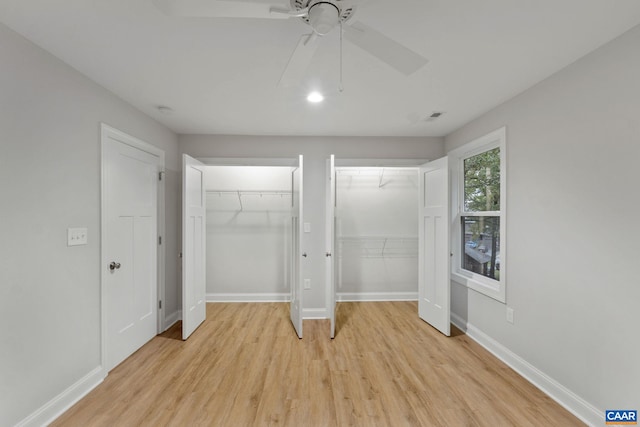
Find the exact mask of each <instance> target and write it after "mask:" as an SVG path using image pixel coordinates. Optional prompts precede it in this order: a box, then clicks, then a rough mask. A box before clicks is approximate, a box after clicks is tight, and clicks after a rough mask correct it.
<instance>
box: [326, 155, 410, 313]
mask: <svg viewBox="0 0 640 427" xmlns="http://www.w3.org/2000/svg"><path fill="white" fill-rule="evenodd" d="M336 195H337V197H336V199H337V206H336V215H337V218H338V221H337V222H338V224H337V227H336V228H337V234H338V248H339V249H338V255H339V258H338V259H337V270H338V274H337V277H338V283H337V291H338V298H339V299H341V300H342V299H345V300H349V299H367V298H398V299H406V298H416V299H417V297H418V173H417V170H416V169H394V168H384V169H383V168H367V167H364V168H363V167H360V168H340V169H338V170H337V179H336Z"/></svg>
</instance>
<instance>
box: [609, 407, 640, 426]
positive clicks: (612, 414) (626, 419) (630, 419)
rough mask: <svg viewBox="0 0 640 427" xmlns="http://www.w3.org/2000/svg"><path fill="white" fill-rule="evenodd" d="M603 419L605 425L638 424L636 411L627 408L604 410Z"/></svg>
mask: <svg viewBox="0 0 640 427" xmlns="http://www.w3.org/2000/svg"><path fill="white" fill-rule="evenodd" d="M604 420H605V421H606V422H607V425H635V424H638V411H629V410H621V409H616V410H610V409H608V410H606V411H605V412H604Z"/></svg>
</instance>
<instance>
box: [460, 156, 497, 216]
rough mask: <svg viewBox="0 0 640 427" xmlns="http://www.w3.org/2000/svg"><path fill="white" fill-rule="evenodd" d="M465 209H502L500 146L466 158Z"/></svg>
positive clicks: (473, 210)
mask: <svg viewBox="0 0 640 427" xmlns="http://www.w3.org/2000/svg"><path fill="white" fill-rule="evenodd" d="M464 210H465V211H467V212H483V211H499V210H500V148H494V149H493V150H489V151H485V152H484V153H480V154H478V155H476V156H473V157H469V158H468V159H465V160H464Z"/></svg>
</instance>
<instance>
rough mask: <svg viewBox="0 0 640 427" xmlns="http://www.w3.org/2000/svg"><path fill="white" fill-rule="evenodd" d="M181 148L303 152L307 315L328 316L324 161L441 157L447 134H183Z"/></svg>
mask: <svg viewBox="0 0 640 427" xmlns="http://www.w3.org/2000/svg"><path fill="white" fill-rule="evenodd" d="M180 151H181V152H182V153H186V154H189V155H190V156H193V157H246V158H289V157H291V158H294V157H297V156H298V155H299V154H302V155H304V178H303V179H304V195H303V197H304V200H303V203H304V212H305V218H304V222H309V223H311V233H308V234H305V235H304V248H303V250H304V251H306V252H307V253H308V254H309V256H308V258H306V260H305V261H304V265H303V274H304V275H305V277H306V278H309V279H311V289H309V290H305V291H304V294H303V306H304V309H305V316H325V315H326V300H325V298H326V295H325V282H324V281H325V256H324V254H325V250H326V248H325V233H324V214H325V168H326V164H325V161H326V159H327V158H329V156H330V155H331V154H335V155H336V156H338V157H340V158H352V159H366V158H378V159H398V158H400V159H405V158H423V159H436V158H439V157H442V156H443V155H444V141H443V139H442V138H393V137H389V138H373V137H371V138H369V137H367V138H364V137H363V138H352V137H280V136H225V135H181V136H180Z"/></svg>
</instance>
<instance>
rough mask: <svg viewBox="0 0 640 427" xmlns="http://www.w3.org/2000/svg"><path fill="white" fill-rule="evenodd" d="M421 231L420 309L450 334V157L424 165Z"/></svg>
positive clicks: (431, 321) (421, 194) (428, 320)
mask: <svg viewBox="0 0 640 427" xmlns="http://www.w3.org/2000/svg"><path fill="white" fill-rule="evenodd" d="M418 221H419V227H418V228H419V235H418V244H419V246H418V256H419V260H418V282H419V289H418V312H419V315H420V318H421V319H423V320H424V321H425V322H427V323H429V324H430V325H432V326H433V327H434V328H436V329H438V330H439V331H440V332H442V333H443V334H445V335H446V336H449V335H450V334H451V331H450V327H451V325H450V313H449V310H450V308H449V301H450V294H449V292H450V286H451V283H450V281H449V279H450V277H449V276H450V265H449V263H450V262H449V258H450V256H449V254H450V251H449V163H448V158H447V157H444V158H442V159H438V160H435V161H433V162H429V163H427V164H424V165H422V166H421V167H420V215H419V217H418Z"/></svg>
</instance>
